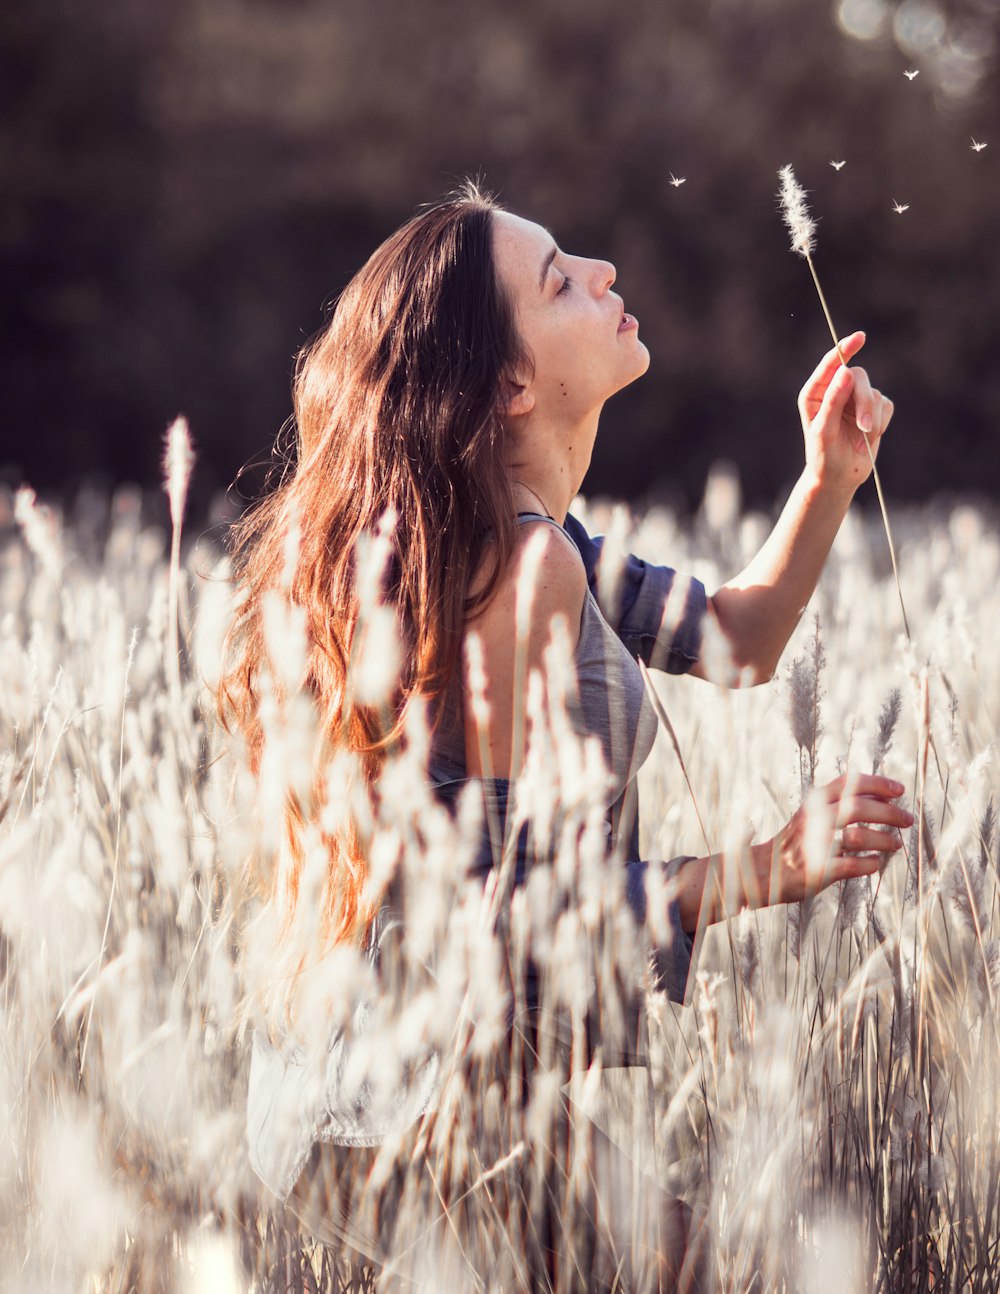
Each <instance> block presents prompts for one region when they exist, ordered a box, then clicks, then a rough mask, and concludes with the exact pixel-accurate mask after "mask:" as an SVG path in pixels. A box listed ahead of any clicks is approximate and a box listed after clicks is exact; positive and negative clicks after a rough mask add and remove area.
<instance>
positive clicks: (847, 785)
mask: <svg viewBox="0 0 1000 1294" xmlns="http://www.w3.org/2000/svg"><path fill="white" fill-rule="evenodd" d="M905 790H906V787H905V786H904V785H903V783H902V782H897V781H895V780H894V779H893V778H891V777H883V776H882V774H881V773H860V772H856V771H853V770H852V771H851V772H848V773H841V775H840V776H839V777H835V778H834V779H833V781H832V782H827V784H826V785H825V786H824V787H823V791H824V792H825V794H826V798H827V802H828V803H829V804H834V803H836V801H837V800H839V799H841V797H842V796H844V795H845V794H848V795H878V796H881V797H882V798H883V799H886V800H893V799H895V798H896V796H898V795H902V794H903V792H904V791H905Z"/></svg>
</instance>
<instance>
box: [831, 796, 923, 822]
mask: <svg viewBox="0 0 1000 1294" xmlns="http://www.w3.org/2000/svg"><path fill="white" fill-rule="evenodd" d="M836 820H837V826H838V827H844V828H847V827H848V826H849V824H850V823H852V822H882V823H884V824H885V825H886V826H887V827H912V826H913V814H912V813H911V812H910V811H909V809H904V808H903V806H902V805H901V804H893V802H892V801H891V800H882V799H879V798H877V797H876V796H873V795H849V796H847V797H846V798H844V799H843V800H841V801H840V803H839V804H838V805H837V819H836Z"/></svg>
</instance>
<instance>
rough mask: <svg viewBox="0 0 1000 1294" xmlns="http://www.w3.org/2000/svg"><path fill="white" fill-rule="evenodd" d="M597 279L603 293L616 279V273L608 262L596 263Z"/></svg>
mask: <svg viewBox="0 0 1000 1294" xmlns="http://www.w3.org/2000/svg"><path fill="white" fill-rule="evenodd" d="M596 265H597V277H598V281H599V283H600V285H601V288H602V289H603V290H604V291H607V289H608V288H609V287H611V285H612V283H614V281H615V279H616V278H617V277H618V271H617V270H616V269H615V267H614V266H613V265H612V264H611V262H610V261H597V262H596Z"/></svg>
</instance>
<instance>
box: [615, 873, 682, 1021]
mask: <svg viewBox="0 0 1000 1294" xmlns="http://www.w3.org/2000/svg"><path fill="white" fill-rule="evenodd" d="M693 857H694V855H693V854H686V855H683V856H681V857H678V858H671V859H670V861H669V862H658V863H649V862H648V861H646V860H645V859H630V860H629V861H628V862H626V864H625V869H626V876H625V897H626V899H627V900H628V905H629V907H630V908H631V909H632V913H633V915H634V917H635V919H636V921H637V923H638V924H639V926H640V928H643V927H645V925H646V907H647V904H646V873H647V871H648V869H649V868H650V867H651V866H652V867H659V868H662V870H663V874H664V878H665V879H669V878H670V877H672V876H673V875H675V874H676V872H677V871H678V870H679V868H680V867H681V866H682V864H684V863H687V862H690V860H691V859H692V858H693ZM667 927H668V930H667V937H666V938H665V939H663V940H660V939H657V940H654V942H653V948H652V956H653V967H654V969H655V972H656V977H657V981H658V983H657V987H658V988H660V989H662V990H663V991H665V992H666V995H667V997H668V998H670V1000H671V1001H672V1002H681V1003H683V1002H684V998H685V992H686V989H687V982H688V977H689V976H690V974H691V958H692V956H693V954H694V935H692V934H688V932H687V931H686V930H684V929H683V928H682V926H681V917H680V909H679V907H678V905H677V902H676V900H673V901H671V902H670V903H668V904H667Z"/></svg>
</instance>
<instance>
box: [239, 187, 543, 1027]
mask: <svg viewBox="0 0 1000 1294" xmlns="http://www.w3.org/2000/svg"><path fill="white" fill-rule="evenodd" d="M497 209H499V206H498V204H497V202H496V200H495V198H494V197H493V195H491V194H489V193H487V192H485V191H484V190H483V189H482V188H481V187H480V184H479V182H478V181H472V180H465V181H464V182H463V184H462V185H461V186H460V187H459V188H458V189H457V190H456V191H454V192H453V193H452V194H450V195H449V196H448V197H447V198H446V199H444V200H443V201H441V202H439V203H437V204H434V205H432V206H430V207H427V208H425V209H423V210H420V211H418V213H417V214H416V215H414V216H413V217H412V218H411V219H409V220H408V221H407V222H406V223H405V224H404V225H402V227H401V228H399V229H398V230H397V231H396V232H395V233H394V234H392V235H391V236H390V237H389V238H388V239H386V241H385V242H384V243H382V245H381V246H380V247H378V248H377V249H376V251H375V252H374V253H373V254H372V255H371V257H370V258H369V259H368V261H367V262H366V264H365V265H364V266H363V267H362V268H361V269H360V270H359V271H358V273H357V274H356V275H355V276H354V278H353V279H352V280H351V282H350V283H349V284H348V286H347V287H346V288H345V289H344V291H343V293H342V294H341V296H340V298H339V300H338V301H337V304H336V307H335V309H334V311H333V313H332V316H331V318H330V320H329V323H328V324H327V325H326V326H325V327H324V328H323V329H322V330H321V331H320V332H319V333H318V334H317V336H316V337H315V338H313V340H312V341H310V342H309V343H308V344H307V345H306V346H305V347H304V349H303V350H302V351H301V353H300V354H299V356H298V358H297V362H296V367H295V376H294V383H293V408H294V430H295V451H294V458H293V461H290V462H288V463H287V464H286V465H285V469H284V472H283V475H282V476H281V479H280V481H279V483H278V485H277V487H276V488H274V489H272V490H271V491H270V492H267V493H265V495H264V496H263V497H262V498H261V499H259V500H258V501H257V502H256V503H255V504H254V505H253V506H252V507H251V509H250V510H249V511H248V512H247V513H246V514H245V515H244V516H243V517H242V518H241V519H240V520H239V521H238V522H237V523H236V524H235V525H234V526H233V528H232V531H231V536H230V548H231V553H232V557H233V569H234V582H235V585H236V589H237V592H238V594H239V595H240V597H241V598H242V601H241V602H240V604H239V612H238V614H237V615H236V617H235V618H234V620H233V621H232V623H231V624H230V626H229V631H228V634H227V637H226V640H225V646H224V668H223V671H222V675H221V679H220V682H219V683H218V685H217V688H216V705H217V709H218V713H219V716H220V719H221V720H222V722H223V724H224V725H225V726H226V728H227V729H228V730H229V731H230V732H232V731H234V729H235V730H237V731H238V732H239V734H240V735H241V736H242V738H243V741H244V743H245V746H246V750H247V755H248V758H249V763H250V767H251V769H252V771H253V773H254V774H255V775H257V774H259V771H260V763H261V756H262V752H263V745H264V732H263V728H262V724H261V719H260V714H259V706H260V700H261V680H262V676H263V675H264V672H265V671H268V672H269V674H272V675H273V673H274V672H275V671H273V670H272V669H271V665H270V663H269V661H268V656H267V647H266V640H265V634H264V623H263V614H262V601H263V600H264V599H265V598H266V597H267V596H271V597H273V596H274V592H275V591H276V590H279V591H280V592H281V596H282V597H283V598H285V599H287V601H288V602H290V603H291V604H292V605H294V606H295V607H297V608H300V609H301V614H302V615H304V619H305V626H306V637H307V644H308V645H307V659H306V668H305V685H306V687H307V689H308V692H309V693H310V694H311V696H312V697H313V699H314V701H315V705H316V713H317V720H318V730H319V736H318V741H317V746H316V751H315V758H314V781H313V786H312V790H311V793H310V795H309V803H308V804H304V803H302V802H301V800H300V797H298V796H296V795H295V794H289V796H288V797H287V803H286V807H285V822H284V831H285V843H286V844H287V846H288V850H289V856H290V863H289V874H288V876H287V877H285V878H283V880H282V883H281V884H280V885H279V884H278V878H277V876H276V875H272V876H271V878H270V882H269V883H268V885H267V887H266V890H265V894H264V897H265V899H266V900H267V901H269V902H270V903H271V904H275V903H280V905H281V906H282V908H283V909H284V911H283V912H282V913H281V918H282V921H283V927H282V928H283V929H287V928H288V926H289V925H290V922H291V920H292V918H293V916H294V910H295V905H296V903H297V898H298V889H299V886H298V881H299V876H300V873H301V867H302V859H303V853H302V848H301V833H302V829H303V827H304V826H305V824H306V822H307V821H308V820H312V821H313V822H315V821H316V819H317V816H318V812H319V809H320V808H321V806H322V801H323V796H324V790H323V786H324V777H323V773H324V768H325V765H326V763H327V761H328V759H329V757H330V755H331V752H333V751H334V750H336V749H338V748H340V749H343V748H344V747H345V746H346V748H347V749H349V750H350V751H352V752H354V753H355V754H356V755H357V756H358V757H359V759H360V762H361V766H362V767H363V770H364V775H365V779H366V781H367V784H368V786H369V788H371V787H374V785H375V783H376V782H377V779H378V777H379V774H380V771H381V769H382V767H383V765H384V763H385V759H386V756H387V753H388V752H389V751H391V750H392V748H393V747H394V746H395V745H396V743H397V742H398V741H399V740H400V738H401V736H402V732H403V727H404V724H405V719H406V713H407V707H408V706H409V704H410V702H411V700H412V698H414V697H416V696H422V697H425V698H427V699H429V700H432V699H436V698H439V697H440V696H441V694H442V692H443V690H444V688H445V687H446V685H447V683H448V680H449V678H450V677H451V675H452V672H453V671H454V670H455V669H456V668H461V666H460V649H461V640H462V630H463V626H464V624H465V621H466V619H467V618H469V617H470V616H473V615H475V614H476V612H477V611H478V610H480V609H481V608H482V607H483V606H485V605H486V604H487V603H488V602H489V600H490V599H491V598H492V596H493V595H494V593H495V591H496V589H497V586H498V584H499V581H500V578H501V576H502V574H503V572H504V571H505V569H506V567H507V565H508V563H509V561H510V558H511V556H512V554H513V552H514V547H515V522H514V515H513V514H514V503H513V495H512V491H511V482H510V479H509V472H508V469H507V467H506V464H505V456H504V435H503V425H502V416H503V397H504V390H505V386H504V383H505V379H506V378H508V377H510V376H512V375H513V373H514V371H515V369H516V368H518V367H524V366H527V367H529V368H530V365H531V358H530V355H529V354H528V353H527V351H526V349H525V347H524V346H523V344H522V342H521V340H520V338H519V336H518V332H517V327H516V314H515V308H514V304H513V302H512V301H511V300H510V298H509V297H508V295H507V293H506V292H505V290H504V287H503V285H502V283H501V282H500V280H499V278H498V275H497V270H496V265H495V262H494V255H493V215H492V213H493V211H494V210H497ZM390 508H391V509H393V510H394V512H395V526H394V532H393V534H392V540H391V543H392V550H391V559H390V561H389V564H388V575H387V579H386V581H385V586H384V595H385V598H386V599H387V601H388V603H389V605H391V606H392V608H393V609H394V611H395V615H396V623H397V627H398V631H399V635H400V639H401V643H402V648H403V650H402V667H401V669H400V673H399V678H398V685H397V688H396V690H395V693H394V696H393V698H392V704H391V706H390V707H389V710H388V713H389V721H388V723H387V722H386V713H387V711H386V708H384V707H377V706H372V705H365V704H361V703H360V702H358V701H357V700H356V699H353V698H352V696H351V695H350V692H349V688H348V676H349V666H350V661H351V647H352V639H353V637H354V633H355V629H356V628H357V624H358V610H359V607H358V590H357V587H356V577H357V552H356V546H357V544H358V541H359V539H360V538H361V537H362V536H363V535H365V534H366V533H370V532H372V531H373V530H374V529H375V527H376V526H377V524H378V522H379V519H380V518H381V517H382V516H383V514H384V513H385V512H386V510H387V509H390ZM296 526H297V527H298V548H297V552H296V553H295V554H294V556H293V568H292V569H291V570H290V571H289V570H288V569H287V568H286V562H287V554H288V550H289V536H290V534H291V533H292V532H293V530H294V528H295V527H296ZM488 531H489V532H492V534H491V537H492V543H490V544H489V546H488V548H487V550H486V551H487V553H488V558H487V562H488V564H487V568H486V578H485V581H484V583H483V584H482V585H481V586H480V588H479V592H478V594H477V596H476V597H474V598H471V597H470V596H469V588H470V582H471V579H472V576H473V573H474V569H475V564H476V561H477V558H478V556H479V554H480V552H481V551H482V549H483V541H484V539H485V537H486V534H487V532H488ZM279 691H280V689H279ZM323 841H324V845H325V847H326V850H327V851H328V857H329V867H328V870H327V886H326V895H325V902H324V906H323V929H322V934H323V939H324V940H325V941H326V942H327V943H328V944H335V943H338V942H340V941H342V940H346V939H352V938H357V936H358V934H359V932H360V931H362V930H363V929H365V928H367V926H368V924H369V923H370V921H371V919H372V917H373V915H374V911H375V907H376V906H377V904H376V903H372V904H369V906H368V907H367V908H365V909H364V910H363V909H362V904H361V894H362V890H363V888H364V885H365V881H366V879H367V877H368V867H367V863H366V860H365V857H364V848H363V841H362V839H361V838H360V836H359V832H358V830H357V824H356V823H351V824H350V825H349V826H348V827H347V828H346V829H345V830H343V831H341V832H338V833H337V834H336V835H333V836H331V835H324V836H323ZM277 870H278V868H277V866H275V867H274V869H273V872H274V873H276V872H277ZM285 1018H286V1020H287V1019H290V1010H289V1008H288V1006H287V1003H286V1008H285Z"/></svg>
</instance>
